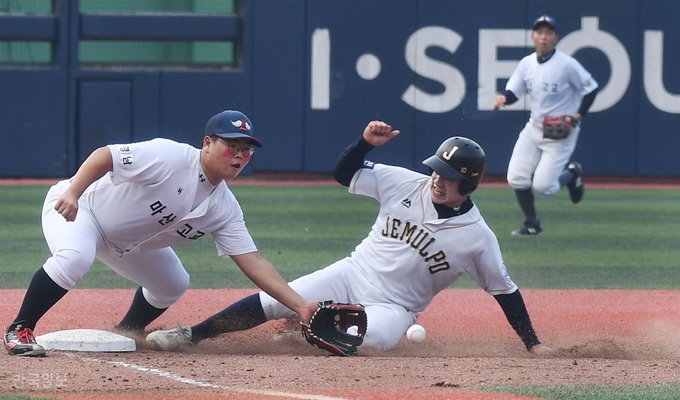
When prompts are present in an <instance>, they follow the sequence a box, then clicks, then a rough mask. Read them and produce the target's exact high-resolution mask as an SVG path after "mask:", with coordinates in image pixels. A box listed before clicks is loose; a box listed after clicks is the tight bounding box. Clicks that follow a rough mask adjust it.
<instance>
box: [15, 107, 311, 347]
mask: <svg viewBox="0 0 680 400" xmlns="http://www.w3.org/2000/svg"><path fill="white" fill-rule="evenodd" d="M261 146H262V143H261V142H260V141H259V140H258V139H257V138H255V137H254V136H253V125H252V124H251V122H250V120H249V119H248V118H247V117H246V116H245V115H244V114H243V113H241V112H239V111H232V110H227V111H224V112H221V113H219V114H217V115H215V116H213V117H212V118H211V119H210V120H209V121H208V124H207V126H206V130H205V137H204V138H203V142H202V148H201V149H200V150H199V149H196V148H194V147H192V146H189V145H186V144H181V143H177V142H173V141H171V140H166V139H154V140H150V141H147V142H140V143H131V144H115V145H109V146H104V147H101V148H99V149H97V150H95V151H94V152H93V153H92V154H91V155H90V156H89V157H88V158H87V160H85V162H83V164H82V165H81V167H80V168H79V169H78V172H77V173H76V174H75V175H74V176H73V178H71V179H69V180H64V181H61V182H59V183H57V184H56V185H54V186H53V187H52V188H50V190H49V192H48V193H47V197H46V199H45V202H44V205H43V211H42V224H43V231H44V234H45V239H46V240H47V244H48V246H49V249H50V252H51V253H52V256H51V257H50V258H48V259H47V261H46V262H45V264H44V265H43V267H42V268H40V269H39V270H38V271H37V272H36V273H35V275H34V276H33V279H32V280H31V283H30V285H29V287H28V290H27V292H26V295H25V297H24V300H23V303H22V305H21V308H20V310H19V313H18V315H17V317H16V318H15V319H14V322H12V324H11V325H10V326H9V328H8V329H7V331H6V333H5V335H4V338H3V340H4V344H5V348H6V349H7V351H8V352H9V354H13V355H19V356H41V355H44V354H45V349H44V348H43V347H42V346H40V345H39V344H37V343H36V341H35V337H34V334H33V330H34V329H35V326H36V324H37V322H38V320H39V319H40V318H41V317H42V316H43V315H44V314H45V313H46V312H47V311H48V310H49V309H50V308H51V307H52V306H54V305H55V304H56V303H57V302H58V301H59V300H60V299H61V298H62V297H63V296H64V295H65V294H66V293H67V292H68V291H69V290H70V289H73V288H74V287H75V286H76V284H77V283H78V281H80V280H81V278H82V277H83V276H84V275H85V274H86V273H87V271H88V270H89V268H90V267H91V265H92V263H93V262H94V260H95V258H97V259H99V260H101V261H102V262H103V263H104V264H106V265H107V266H109V267H110V268H111V269H113V270H114V271H115V272H117V273H118V274H120V275H121V276H123V277H125V278H127V279H129V280H131V281H133V282H135V283H137V284H139V285H140V286H139V289H138V290H137V292H136V293H135V296H134V299H133V301H132V305H131V306H130V309H129V311H128V312H127V314H126V315H125V316H124V317H123V319H122V321H121V322H120V323H119V324H118V328H119V329H120V330H123V331H132V332H138V333H141V332H142V331H143V330H144V328H145V327H146V326H147V325H148V324H149V323H150V322H151V321H153V320H154V319H156V318H157V317H158V316H159V315H161V314H162V313H163V312H164V311H165V310H166V309H167V308H168V307H169V306H170V305H172V304H173V303H175V302H176V301H177V300H178V299H179V298H180V297H181V296H182V294H184V292H185V291H186V289H187V287H188V286H189V274H188V273H187V272H186V270H185V269H184V267H183V266H182V262H181V261H180V260H179V258H178V257H177V255H176V254H175V252H174V251H173V250H172V248H171V246H174V245H177V244H181V243H192V242H194V241H195V240H197V239H199V238H201V237H203V236H205V235H207V234H211V235H212V237H213V239H214V240H215V244H216V246H217V253H218V255H219V256H220V257H231V258H232V259H233V260H234V262H235V263H236V264H237V265H238V267H239V268H240V269H241V270H242V271H243V273H245V274H246V275H247V276H248V278H250V279H251V280H252V281H253V282H254V283H255V284H256V285H257V286H258V287H260V288H261V289H262V290H264V291H265V292H267V293H269V294H271V295H272V296H273V297H274V298H276V299H277V300H278V301H280V302H281V303H282V304H285V305H286V306H287V307H290V308H291V309H292V310H293V311H292V312H291V313H297V314H298V315H299V316H300V318H301V319H302V320H303V321H309V319H310V317H311V315H312V314H313V313H314V311H315V310H316V309H317V307H318V304H317V303H316V302H309V301H306V300H304V299H303V298H302V297H300V296H299V295H298V294H297V293H295V292H294V291H293V290H292V289H291V288H290V287H289V286H288V284H287V282H286V281H285V280H284V279H283V278H282V277H281V275H279V273H278V272H277V271H276V269H275V268H274V267H273V266H272V265H271V263H269V261H267V260H265V259H264V258H262V256H261V255H260V254H259V252H258V251H257V248H256V247H255V244H254V242H253V240H252V238H251V236H250V234H249V232H248V230H247V229H246V226H245V222H244V219H243V213H242V211H241V208H240V206H239V204H238V202H237V200H236V198H235V197H234V195H233V194H232V192H231V191H230V190H229V187H228V186H227V184H226V183H225V181H226V180H228V179H232V178H235V177H236V176H237V175H238V174H239V173H240V172H241V171H242V170H243V168H244V167H245V166H246V165H247V164H248V161H249V160H250V158H251V156H252V154H253V152H254V147H261Z"/></svg>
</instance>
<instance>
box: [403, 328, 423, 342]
mask: <svg viewBox="0 0 680 400" xmlns="http://www.w3.org/2000/svg"><path fill="white" fill-rule="evenodd" d="M406 337H407V338H408V340H410V341H411V342H413V343H420V342H422V341H423V340H425V328H423V327H422V326H421V325H418V324H415V325H411V327H410V328H408V330H407V331H406Z"/></svg>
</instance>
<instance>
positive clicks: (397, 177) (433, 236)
mask: <svg viewBox="0 0 680 400" xmlns="http://www.w3.org/2000/svg"><path fill="white" fill-rule="evenodd" d="M431 184H432V181H431V177H429V176H426V175H423V174H419V173H417V172H413V171H410V170H407V169H404V168H400V167H394V166H388V165H383V164H373V163H370V162H366V163H365V165H364V167H363V168H361V169H360V170H359V171H358V172H357V173H356V174H355V175H354V177H353V179H352V182H351V185H350V187H349V191H350V192H351V193H356V194H361V195H365V196H370V197H373V198H375V199H376V200H378V201H379V202H380V211H379V214H378V217H377V219H376V221H375V223H374V224H373V226H372V228H371V232H370V233H369V235H368V237H366V238H365V239H364V240H363V241H362V242H361V243H360V244H359V245H358V246H357V247H356V248H355V250H354V251H353V252H352V254H351V255H350V256H349V257H347V258H344V259H342V260H339V261H337V262H335V263H333V264H332V265H330V266H328V267H326V268H324V269H322V270H319V271H316V272H313V273H312V274H309V275H305V276H303V277H301V278H298V279H296V280H294V281H293V282H291V283H290V286H291V287H292V288H293V289H294V290H295V291H296V292H298V293H299V294H300V295H301V296H303V297H304V298H306V299H308V300H317V301H322V300H328V299H332V300H335V301H338V302H345V303H361V304H362V305H364V306H365V308H366V314H367V316H368V321H369V323H368V327H367V331H366V336H365V338H364V343H363V345H362V346H365V347H372V348H377V349H382V350H385V349H389V348H392V347H394V346H395V345H396V344H397V343H398V342H399V340H400V339H401V338H402V337H403V336H404V333H405V332H406V329H408V327H409V326H411V325H412V324H413V323H414V322H415V320H416V319H417V317H418V312H420V311H423V310H424V309H425V307H427V305H428V304H430V302H431V301H432V299H433V298H434V296H435V295H436V294H437V293H439V292H440V291H441V290H442V289H445V288H447V287H449V286H450V285H451V284H452V283H453V282H454V281H455V280H456V279H458V278H459V277H460V276H461V275H463V274H465V273H468V274H470V275H471V276H472V278H473V279H474V280H475V281H476V282H477V283H478V284H479V285H480V286H481V287H482V288H483V289H484V290H486V291H487V292H489V293H490V294H492V295H497V294H510V293H513V292H515V291H516V290H517V286H516V285H515V283H514V282H513V281H512V279H511V278H510V276H509V275H508V272H507V270H506V268H505V264H504V263H503V259H502V256H501V251H500V247H499V245H498V240H497V239H496V236H495V235H494V233H493V232H492V231H491V229H490V228H489V227H488V226H487V224H486V222H484V219H483V218H482V216H481V215H480V213H479V210H478V209H477V207H476V206H473V207H472V209H471V210H470V211H468V212H467V213H465V214H463V215H461V216H457V217H451V218H446V219H439V218H438V215H437V211H436V210H435V208H434V205H433V204H432V200H431V198H430V187H431ZM260 300H261V303H262V306H263V309H264V311H265V315H266V316H267V319H279V318H291V317H293V316H294V315H295V314H294V313H293V312H292V311H290V310H289V309H287V308H286V307H284V306H283V305H281V304H280V303H278V302H277V301H276V300H274V299H273V298H272V297H271V296H269V295H268V294H266V293H264V292H260Z"/></svg>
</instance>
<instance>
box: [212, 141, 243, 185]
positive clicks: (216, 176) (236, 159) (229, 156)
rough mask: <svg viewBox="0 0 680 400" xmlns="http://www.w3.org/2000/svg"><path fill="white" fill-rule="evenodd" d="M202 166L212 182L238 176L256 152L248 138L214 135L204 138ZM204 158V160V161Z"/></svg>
mask: <svg viewBox="0 0 680 400" xmlns="http://www.w3.org/2000/svg"><path fill="white" fill-rule="evenodd" d="M202 151H203V153H204V156H202V157H203V158H202V166H203V168H204V170H205V173H206V175H207V176H208V179H209V180H210V183H212V184H217V183H219V181H221V180H225V179H232V178H236V177H237V176H238V174H240V173H241V171H243V168H245V166H246V165H248V162H249V161H250V157H251V156H252V155H253V153H254V152H255V149H254V148H253V146H252V144H251V143H250V141H249V140H248V139H224V138H221V137H217V136H213V137H206V138H205V139H204V140H203V150H202ZM203 160H204V161H203Z"/></svg>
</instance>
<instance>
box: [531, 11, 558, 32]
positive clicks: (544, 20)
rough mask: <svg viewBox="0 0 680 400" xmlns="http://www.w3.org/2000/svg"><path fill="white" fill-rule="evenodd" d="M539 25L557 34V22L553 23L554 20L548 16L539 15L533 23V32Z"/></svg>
mask: <svg viewBox="0 0 680 400" xmlns="http://www.w3.org/2000/svg"><path fill="white" fill-rule="evenodd" d="M540 25H547V26H548V27H549V28H550V29H552V30H554V31H555V32H557V22H556V21H555V18H553V17H551V16H549V15H541V16H540V17H538V18H536V21H534V28H533V30H536V28H538V27H539V26H540Z"/></svg>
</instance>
